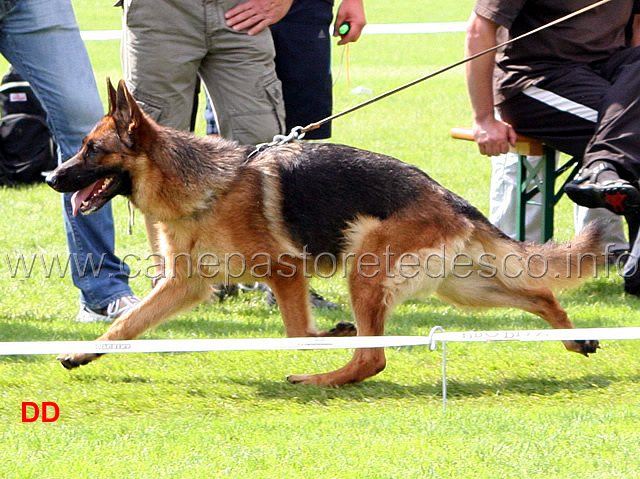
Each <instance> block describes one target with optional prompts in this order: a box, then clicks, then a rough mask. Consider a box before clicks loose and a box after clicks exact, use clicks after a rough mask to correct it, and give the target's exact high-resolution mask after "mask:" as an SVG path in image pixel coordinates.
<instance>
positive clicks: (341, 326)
mask: <svg viewBox="0 0 640 479" xmlns="http://www.w3.org/2000/svg"><path fill="white" fill-rule="evenodd" d="M357 334H358V330H357V329H356V326H355V324H353V323H349V322H348V321H340V322H339V323H338V324H336V326H335V328H333V329H330V330H329V331H327V336H356V335H357Z"/></svg>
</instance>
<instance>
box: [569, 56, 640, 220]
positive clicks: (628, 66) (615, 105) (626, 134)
mask: <svg viewBox="0 0 640 479" xmlns="http://www.w3.org/2000/svg"><path fill="white" fill-rule="evenodd" d="M594 69H595V70H596V71H598V73H599V74H600V75H601V76H602V77H603V78H604V79H606V81H608V82H610V83H609V84H608V86H607V88H606V90H605V91H604V93H603V99H602V104H601V105H600V107H599V108H598V113H599V115H598V121H597V125H596V129H595V133H594V135H593V137H592V138H591V140H590V141H589V143H588V145H587V147H586V151H585V155H584V162H583V164H584V166H583V168H582V170H581V171H580V173H579V174H578V176H577V177H576V178H575V179H574V181H572V182H571V183H569V184H568V185H567V187H566V192H567V194H568V195H569V196H570V198H571V199H572V200H573V201H575V202H576V203H578V204H581V205H583V206H587V207H605V208H607V209H609V210H610V211H612V212H614V213H616V214H619V215H625V216H629V215H634V216H638V215H640V190H638V179H639V178H640V141H639V140H638V138H637V135H635V134H633V132H634V131H636V130H637V129H638V127H639V126H640V99H639V98H638V95H637V91H638V87H639V85H638V82H640V49H637V48H634V49H627V50H622V51H620V52H618V53H616V54H614V55H612V56H611V58H609V59H608V60H607V61H606V62H604V63H602V64H601V65H595V66H594Z"/></svg>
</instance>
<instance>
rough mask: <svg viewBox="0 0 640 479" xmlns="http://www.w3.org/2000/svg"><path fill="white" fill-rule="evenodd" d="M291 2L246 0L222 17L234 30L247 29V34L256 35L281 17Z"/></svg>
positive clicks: (285, 0) (281, 0)
mask: <svg viewBox="0 0 640 479" xmlns="http://www.w3.org/2000/svg"><path fill="white" fill-rule="evenodd" d="M292 3H293V0H247V1H246V2H244V3H241V4H240V5H236V6H235V7H233V8H232V9H231V10H229V11H227V12H226V13H225V14H224V18H225V19H226V20H227V26H229V27H231V28H233V29H234V30H236V31H240V30H246V29H248V32H247V33H248V34H249V35H257V34H258V33H260V32H261V31H262V30H264V29H265V28H267V27H268V26H269V25H273V24H274V23H276V22H277V21H279V20H280V19H282V17H284V16H285V15H286V14H287V12H288V11H289V8H291V4H292Z"/></svg>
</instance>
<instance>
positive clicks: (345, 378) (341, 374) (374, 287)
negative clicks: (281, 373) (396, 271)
mask: <svg viewBox="0 0 640 479" xmlns="http://www.w3.org/2000/svg"><path fill="white" fill-rule="evenodd" d="M360 273H361V272H357V271H355V269H354V270H353V271H352V272H351V274H350V281H349V286H350V289H351V304H352V307H353V314H354V316H355V318H356V326H357V329H358V335H359V336H380V335H382V334H383V333H384V321H385V319H386V317H387V315H388V314H389V312H390V310H391V306H390V305H389V304H388V302H387V297H386V295H385V290H384V287H383V280H384V275H378V277H374V278H371V277H369V278H367V277H365V276H363V275H361V274H360ZM385 365H386V359H385V355H384V349H383V348H369V349H356V350H355V352H354V353H353V357H352V358H351V361H349V363H347V364H346V365H345V366H344V367H342V368H340V369H338V370H336V371H333V372H329V373H323V374H315V375H295V376H290V377H289V378H287V379H288V380H289V382H292V383H301V384H315V385H319V386H333V387H337V386H341V385H343V384H351V383H357V382H360V381H363V380H365V379H367V378H368V377H371V376H374V375H376V374H378V373H379V372H380V371H382V370H383V369H384V367H385Z"/></svg>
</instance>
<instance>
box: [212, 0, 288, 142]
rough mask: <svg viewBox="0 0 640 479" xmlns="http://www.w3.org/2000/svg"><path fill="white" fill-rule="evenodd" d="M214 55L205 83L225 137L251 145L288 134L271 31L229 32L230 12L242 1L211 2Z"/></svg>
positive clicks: (230, 30)
mask: <svg viewBox="0 0 640 479" xmlns="http://www.w3.org/2000/svg"><path fill="white" fill-rule="evenodd" d="M205 3H206V8H207V13H206V19H207V25H206V29H207V35H208V41H209V51H208V54H207V56H206V58H204V60H203V62H202V64H201V67H200V77H201V78H202V81H203V83H204V85H205V87H206V89H207V93H208V95H209V97H210V98H211V101H212V103H213V105H214V107H215V110H216V116H217V119H218V122H219V123H218V128H219V129H220V134H221V136H222V137H224V138H227V139H231V140H235V141H238V142H239V143H241V144H246V145H251V144H257V143H264V142H268V141H271V140H272V139H273V137H274V135H277V134H282V133H284V130H285V113H284V102H283V99H282V87H281V83H280V80H278V77H277V76H276V72H275V63H274V57H275V51H274V47H273V40H272V38H271V33H270V31H269V29H265V30H263V31H262V32H260V33H259V34H257V35H254V36H249V35H247V32H246V31H242V32H236V31H234V30H232V29H231V28H229V27H227V25H226V23H225V19H224V13H225V11H227V10H229V9H231V8H232V7H234V6H235V5H236V4H238V3H240V2H239V1H238V0H223V1H207V2H205Z"/></svg>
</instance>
